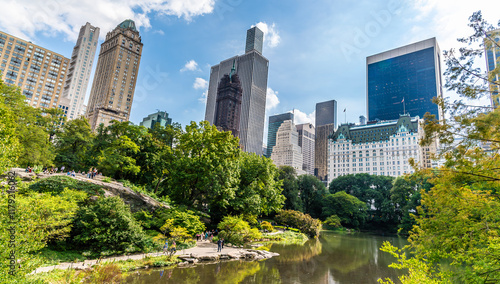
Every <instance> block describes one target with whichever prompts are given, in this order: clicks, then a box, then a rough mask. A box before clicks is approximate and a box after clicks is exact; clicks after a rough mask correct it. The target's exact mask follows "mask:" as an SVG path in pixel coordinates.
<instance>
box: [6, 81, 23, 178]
mask: <svg viewBox="0 0 500 284" xmlns="http://www.w3.org/2000/svg"><path fill="white" fill-rule="evenodd" d="M24 104H25V103H24V100H23V98H22V95H21V94H20V92H19V89H17V88H16V87H14V86H8V85H6V84H5V83H4V82H3V81H2V80H1V79H0V172H2V173H3V172H5V171H6V170H7V169H9V168H10V167H12V166H14V164H15V162H16V160H17V157H18V154H19V150H20V145H19V139H18V137H17V135H16V131H15V129H16V126H17V113H16V111H18V110H19V109H21V108H22V107H23V106H24Z"/></svg>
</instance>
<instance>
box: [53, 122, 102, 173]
mask: <svg viewBox="0 0 500 284" xmlns="http://www.w3.org/2000/svg"><path fill="white" fill-rule="evenodd" d="M93 139H94V134H93V133H92V130H91V129H90V124H89V123H88V121H87V120H86V119H85V118H83V117H82V118H77V119H73V120H70V121H68V122H67V123H65V124H64V126H63V128H62V131H61V133H59V134H58V135H57V137H56V140H55V144H56V146H55V150H56V153H57V154H56V157H55V163H56V165H58V166H59V167H60V166H65V167H66V168H67V169H69V170H72V169H75V170H87V169H88V168H87V163H88V158H87V157H88V156H89V154H90V153H89V152H90V148H91V146H92V140H93Z"/></svg>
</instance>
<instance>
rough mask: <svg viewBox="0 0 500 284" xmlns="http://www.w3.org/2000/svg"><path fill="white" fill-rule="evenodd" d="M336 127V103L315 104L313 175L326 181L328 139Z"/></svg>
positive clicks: (332, 101)
mask: <svg viewBox="0 0 500 284" xmlns="http://www.w3.org/2000/svg"><path fill="white" fill-rule="evenodd" d="M336 125H337V101H335V100H331V101H326V102H321V103H317V104H316V139H315V141H314V175H315V176H316V177H318V178H319V179H320V180H321V181H323V182H326V181H327V180H328V149H329V148H328V137H329V136H330V135H331V134H332V133H333V132H334V131H335V129H336Z"/></svg>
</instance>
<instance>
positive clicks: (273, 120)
mask: <svg viewBox="0 0 500 284" xmlns="http://www.w3.org/2000/svg"><path fill="white" fill-rule="evenodd" d="M285 120H291V121H292V122H293V113H291V112H287V113H282V114H277V115H271V116H270V117H269V128H268V130H267V153H266V157H268V158H271V153H272V152H273V147H274V146H275V145H276V133H277V132H278V128H280V126H281V124H282V123H283V121H285Z"/></svg>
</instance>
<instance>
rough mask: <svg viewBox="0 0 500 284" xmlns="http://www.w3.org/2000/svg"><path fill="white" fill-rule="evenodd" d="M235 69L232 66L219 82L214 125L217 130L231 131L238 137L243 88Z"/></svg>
mask: <svg viewBox="0 0 500 284" xmlns="http://www.w3.org/2000/svg"><path fill="white" fill-rule="evenodd" d="M235 71H236V70H235V68H234V66H233V69H231V72H230V73H229V75H224V77H222V79H221V81H220V82H219V86H218V88H217V101H216V104H215V121H214V125H215V126H217V129H218V130H219V131H231V133H232V134H233V136H234V137H239V134H240V116H241V98H242V92H243V90H242V89H241V82H240V79H239V77H238V75H237V74H234V72H235Z"/></svg>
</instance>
